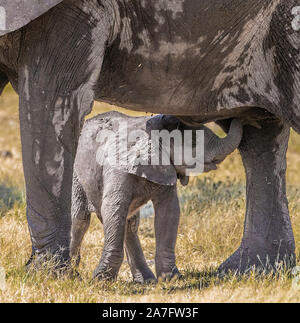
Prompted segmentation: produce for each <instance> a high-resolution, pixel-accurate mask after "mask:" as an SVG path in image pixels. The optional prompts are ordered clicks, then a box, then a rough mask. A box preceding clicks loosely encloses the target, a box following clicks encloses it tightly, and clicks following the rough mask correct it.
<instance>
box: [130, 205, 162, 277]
mask: <svg viewBox="0 0 300 323" xmlns="http://www.w3.org/2000/svg"><path fill="white" fill-rule="evenodd" d="M139 224H140V212H139V211H138V212H136V214H135V215H133V216H132V217H131V218H129V219H128V220H127V225H126V235H125V251H126V256H127V259H128V263H129V266H130V270H131V273H132V276H133V280H134V281H135V282H138V283H146V282H153V281H156V278H155V276H154V274H153V273H152V271H151V269H150V268H149V267H148V265H147V262H146V259H145V257H144V253H143V250H142V247H141V243H140V240H139V237H138V229H139Z"/></svg>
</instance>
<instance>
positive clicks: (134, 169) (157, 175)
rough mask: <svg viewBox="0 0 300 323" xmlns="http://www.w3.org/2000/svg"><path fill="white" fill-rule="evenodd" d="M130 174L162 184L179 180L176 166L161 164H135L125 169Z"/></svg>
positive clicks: (171, 183) (174, 182)
mask: <svg viewBox="0 0 300 323" xmlns="http://www.w3.org/2000/svg"><path fill="white" fill-rule="evenodd" d="M123 170H125V171H126V172H127V173H129V174H133V175H136V176H139V177H142V178H145V179H147V180H148V181H150V182H153V183H156V184H160V185H168V186H172V185H175V184H176V182H177V174H176V170H175V168H174V166H172V165H170V166H160V165H156V166H154V165H134V166H129V165H128V168H127V169H123Z"/></svg>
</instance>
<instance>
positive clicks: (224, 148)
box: [212, 119, 243, 161]
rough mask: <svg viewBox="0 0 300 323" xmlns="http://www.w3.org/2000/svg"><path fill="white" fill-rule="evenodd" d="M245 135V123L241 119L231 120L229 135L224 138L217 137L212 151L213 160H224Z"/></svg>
mask: <svg viewBox="0 0 300 323" xmlns="http://www.w3.org/2000/svg"><path fill="white" fill-rule="evenodd" d="M242 136H243V125H242V123H241V121H240V120H238V119H234V120H232V122H231V125H230V130H229V133H228V135H227V136H226V137H225V138H223V139H217V140H216V142H215V145H214V149H213V151H212V156H213V157H212V160H215V161H222V160H224V159H225V158H226V157H227V156H228V155H230V154H231V153H232V152H233V151H234V150H235V149H237V148H238V146H239V145H240V143H241V140H242Z"/></svg>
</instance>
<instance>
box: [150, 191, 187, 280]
mask: <svg viewBox="0 0 300 323" xmlns="http://www.w3.org/2000/svg"><path fill="white" fill-rule="evenodd" d="M153 204H154V209H155V236H156V256H155V266H156V274H157V277H158V278H159V277H161V278H162V279H167V280H169V279H172V278H173V277H175V276H177V277H181V274H180V272H179V270H178V269H177V266H176V257H175V245H176V239H177V232H178V225H179V217H180V208H179V201H178V197H177V190H176V186H170V187H166V190H165V192H164V193H163V194H162V193H160V194H159V196H157V197H156V198H155V199H153Z"/></svg>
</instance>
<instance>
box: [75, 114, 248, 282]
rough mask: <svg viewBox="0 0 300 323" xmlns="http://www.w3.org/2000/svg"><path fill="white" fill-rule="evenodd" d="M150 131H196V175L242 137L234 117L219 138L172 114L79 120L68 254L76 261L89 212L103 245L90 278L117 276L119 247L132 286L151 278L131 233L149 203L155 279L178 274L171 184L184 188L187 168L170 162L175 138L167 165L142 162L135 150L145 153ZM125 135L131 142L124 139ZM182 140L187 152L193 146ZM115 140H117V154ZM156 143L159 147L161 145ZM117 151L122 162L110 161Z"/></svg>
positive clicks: (176, 215) (175, 200)
mask: <svg viewBox="0 0 300 323" xmlns="http://www.w3.org/2000/svg"><path fill="white" fill-rule="evenodd" d="M152 130H156V131H157V130H158V131H162V130H167V131H169V132H171V131H173V130H179V131H180V132H181V133H182V136H183V137H184V136H185V135H186V133H187V132H186V131H185V130H193V131H194V130H204V152H205V154H204V171H209V170H211V169H216V165H217V164H218V163H220V162H221V161H223V160H224V158H225V157H226V156H227V155H228V154H230V153H231V152H233V151H234V150H235V149H236V148H237V147H238V146H239V144H240V141H241V138H242V125H241V122H240V121H239V120H236V119H235V120H233V121H232V123H231V127H230V131H229V134H228V136H227V137H226V138H224V139H220V138H219V137H217V136H216V135H215V134H214V133H213V132H212V131H211V130H209V129H208V128H206V127H205V126H200V127H199V128H197V129H195V128H189V127H187V126H185V125H183V124H182V123H180V122H179V121H178V119H177V118H175V117H172V116H164V115H160V116H155V117H151V118H150V117H138V118H134V117H129V116H127V115H123V114H121V113H118V112H109V113H105V114H102V115H98V116H96V117H94V118H92V119H90V120H88V121H86V123H85V125H84V127H83V130H82V133H81V137H80V139H79V144H78V150H77V155H76V159H75V166H74V178H73V197H72V234H71V235H72V237H71V256H72V257H75V258H76V259H77V262H79V260H80V245H81V242H82V239H83V237H84V234H85V233H86V231H87V229H88V226H89V223H90V217H91V212H95V213H96V214H97V216H98V218H99V219H100V220H101V222H102V223H103V226H104V248H103V252H102V256H101V259H100V262H99V265H98V266H97V267H96V269H95V271H94V278H98V279H114V278H116V277H117V274H118V271H119V269H120V266H121V264H122V262H123V257H124V245H125V251H126V255H127V258H128V263H129V265H130V269H131V272H132V275H133V279H134V281H137V282H141V283H143V282H146V281H152V280H155V279H156V278H155V276H154V274H153V273H152V271H151V270H150V268H149V267H148V265H147V263H146V260H145V257H144V254H143V251H142V248H141V244H140V241H139V238H138V235H137V232H138V227H139V212H138V210H139V208H140V207H141V206H143V205H144V204H146V203H147V202H148V201H149V200H151V201H152V202H153V205H154V210H155V238H156V255H155V267H156V274H157V277H162V278H165V279H170V278H172V277H173V276H180V273H179V271H178V269H177V267H176V264H175V243H176V236H177V229H178V223H179V215H180V209H179V203H178V197H177V191H176V182H177V179H179V180H180V181H181V183H182V184H184V185H186V184H187V183H188V177H187V176H186V172H185V171H186V169H187V168H188V166H187V165H185V164H184V163H182V164H181V165H176V163H174V156H175V149H176V148H178V147H176V145H178V142H177V143H175V140H173V141H172V140H171V141H169V142H170V150H169V151H170V153H169V155H168V156H169V159H170V160H169V163H166V162H164V163H161V162H160V163H156V165H147V163H146V162H145V158H144V159H143V158H142V157H141V151H144V152H145V151H147V149H148V147H149V146H151V140H153V139H152V137H151V135H150V134H153V131H152ZM133 132H135V137H134V138H136V140H135V141H134V142H132V138H131V139H130V137H132V133H133ZM137 132H139V135H138V136H136V134H137ZM156 133H157V132H156ZM124 134H125V135H124ZM194 134H195V132H194ZM137 137H138V138H137ZM116 138H117V139H118V140H115V139H116ZM124 139H126V140H124ZM122 140H123V141H122ZM190 141H191V142H192V143H193V146H192V149H193V151H194V152H195V149H196V147H195V146H196V145H195V143H196V141H195V140H190ZM117 142H121V145H120V148H121V149H119V150H118V153H117V149H116V143H117ZM182 142H184V140H182ZM149 143H150V144H149ZM126 145H127V147H126ZM180 145H182V144H180ZM158 146H159V148H160V149H163V148H162V146H163V145H162V144H161V145H158ZM124 147H126V148H128V149H127V150H126V149H124ZM145 147H146V148H145ZM128 151H129V152H130V153H129V152H128ZM177 151H178V149H177ZM179 151H183V149H181V150H180V149H179ZM132 152H133V153H132ZM160 152H161V151H160ZM118 154H119V157H120V156H121V155H122V157H123V159H122V161H123V162H122V163H115V160H116V158H115V157H116V156H117V155H118ZM177 154H178V153H177ZM146 155H147V154H146ZM124 156H125V157H126V159H124ZM124 160H126V161H127V162H124ZM105 161H106V162H105Z"/></svg>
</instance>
